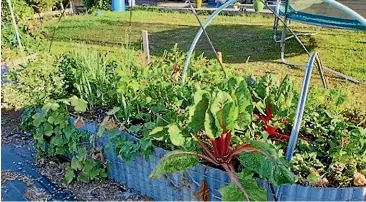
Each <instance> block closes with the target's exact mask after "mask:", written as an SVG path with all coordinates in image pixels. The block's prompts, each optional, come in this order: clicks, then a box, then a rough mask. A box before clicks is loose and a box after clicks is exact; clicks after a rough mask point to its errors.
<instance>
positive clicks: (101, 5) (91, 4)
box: [83, 0, 112, 11]
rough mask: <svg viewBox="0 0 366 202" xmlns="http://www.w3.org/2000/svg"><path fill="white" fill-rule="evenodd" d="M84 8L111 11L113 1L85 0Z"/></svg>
mask: <svg viewBox="0 0 366 202" xmlns="http://www.w3.org/2000/svg"><path fill="white" fill-rule="evenodd" d="M83 3H84V6H85V8H86V9H88V10H89V11H90V10H93V9H99V10H111V9H112V1H111V0H83Z"/></svg>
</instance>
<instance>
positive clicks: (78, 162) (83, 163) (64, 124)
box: [22, 97, 107, 183]
mask: <svg viewBox="0 0 366 202" xmlns="http://www.w3.org/2000/svg"><path fill="white" fill-rule="evenodd" d="M70 103H71V105H70ZM75 103H76V104H75ZM80 103H83V104H85V101H84V100H82V99H79V98H77V97H71V98H69V99H62V100H57V101H49V102H47V103H46V104H45V105H44V106H43V107H42V109H40V110H39V111H36V110H34V109H28V110H26V111H25V113H24V114H23V116H22V129H24V130H27V131H28V132H31V133H32V134H33V138H34V140H35V143H36V148H37V152H38V154H39V155H47V156H55V155H70V154H77V155H74V156H73V157H72V160H71V165H70V166H68V167H67V168H66V170H65V178H66V181H67V183H71V181H72V180H73V179H75V178H76V179H77V180H78V181H82V182H89V181H91V180H94V179H102V178H105V177H106V176H107V174H106V172H105V168H104V166H103V162H100V161H98V160H95V159H93V158H91V157H89V155H88V151H87V150H86V148H84V147H80V145H81V144H83V143H84V142H85V141H86V140H87V138H88V136H89V135H88V134H87V133H84V132H80V131H79V130H78V129H76V128H75V127H74V126H73V125H72V124H71V123H70V116H69V112H68V107H74V108H75V111H85V108H84V107H80Z"/></svg>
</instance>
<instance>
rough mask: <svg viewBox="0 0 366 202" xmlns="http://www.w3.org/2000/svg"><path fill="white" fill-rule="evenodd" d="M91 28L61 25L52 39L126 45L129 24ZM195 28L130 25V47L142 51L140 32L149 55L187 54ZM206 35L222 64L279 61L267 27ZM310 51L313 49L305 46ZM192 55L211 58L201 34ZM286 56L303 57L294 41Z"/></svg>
mask: <svg viewBox="0 0 366 202" xmlns="http://www.w3.org/2000/svg"><path fill="white" fill-rule="evenodd" d="M94 25H95V26H93V25H90V26H86V27H80V26H79V25H78V24H72V25H71V24H67V23H66V24H64V25H62V26H60V27H59V30H58V31H57V33H56V36H55V39H54V40H57V41H73V42H83V43H87V44H98V45H106V46H120V45H122V44H124V43H125V42H126V32H127V29H128V22H118V21H115V20H114V21H112V20H106V19H101V20H99V21H98V22H96V23H95V24H94ZM198 28H199V27H198V26H187V25H169V24H163V23H154V22H151V23H139V22H133V27H132V33H131V34H130V39H131V40H130V41H131V43H130V45H132V46H133V47H135V48H138V49H140V48H141V30H143V29H146V30H148V31H149V41H150V54H152V55H154V56H161V55H162V54H163V53H164V50H169V49H171V48H172V47H173V46H174V44H175V43H177V44H178V47H179V48H180V49H181V50H183V51H188V50H189V48H190V46H191V44H192V41H193V39H194V36H195V35H196V33H197V31H198ZM207 32H208V34H209V36H210V38H211V40H212V41H213V44H214V46H215V47H216V49H217V51H220V52H222V54H223V60H224V62H225V63H244V62H246V61H247V59H248V57H250V59H249V61H250V62H254V61H273V60H277V59H279V58H280V49H279V47H278V45H277V44H276V43H275V42H274V41H273V31H272V28H271V27H270V26H259V25H239V24H231V25H209V26H208V27H207ZM306 44H307V48H308V49H309V50H310V51H311V50H312V49H313V48H314V46H313V45H311V43H306ZM195 52H196V53H198V54H200V53H202V52H204V53H205V55H206V56H207V57H209V58H212V57H214V54H213V51H212V49H211V47H210V45H209V43H208V41H207V39H206V37H205V35H202V36H201V38H200V40H199V42H198V44H197V46H196V49H195ZM287 54H288V55H289V56H296V55H300V54H304V51H303V49H302V48H301V47H300V45H299V44H297V43H296V41H291V40H290V41H288V43H287Z"/></svg>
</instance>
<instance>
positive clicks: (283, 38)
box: [181, 0, 366, 85]
mask: <svg viewBox="0 0 366 202" xmlns="http://www.w3.org/2000/svg"><path fill="white" fill-rule="evenodd" d="M260 1H262V3H263V4H264V5H265V7H266V8H267V9H268V10H270V11H271V12H272V13H273V14H274V15H275V21H274V25H273V30H274V37H273V38H274V41H275V42H277V43H279V44H280V48H281V61H282V62H283V63H284V64H287V65H289V66H303V67H304V66H305V64H296V63H290V62H287V61H286V58H285V42H286V40H288V39H290V38H295V39H296V41H297V42H298V43H299V44H300V45H301V46H302V48H303V49H304V51H305V52H306V53H307V54H308V55H309V57H310V52H309V51H308V49H307V48H306V47H305V45H304V43H302V41H301V40H300V38H299V36H300V35H309V33H300V34H296V33H295V32H294V31H292V30H291V29H290V28H289V26H288V25H287V22H288V17H287V14H286V15H285V19H282V18H281V16H280V15H279V5H280V4H281V0H277V6H276V10H273V9H271V8H270V7H269V6H268V5H267V4H266V3H265V2H264V0H260ZM325 1H326V2H327V3H329V4H331V5H333V4H334V5H336V6H335V7H337V8H340V7H342V9H341V10H343V11H347V12H348V13H350V12H351V13H352V10H351V9H349V8H348V7H346V6H344V5H343V4H340V3H338V2H335V1H334V0H325ZM235 2H236V0H229V1H227V2H226V3H225V4H223V5H222V6H220V7H219V8H218V9H217V10H216V11H215V12H213V13H212V14H211V15H210V16H209V17H208V19H207V20H206V21H205V23H204V24H201V23H200V29H199V30H198V32H197V33H196V36H195V38H194V40H193V42H192V44H191V47H190V49H189V52H188V54H187V57H186V60H185V63H184V68H183V72H182V80H181V82H182V85H184V84H185V80H186V77H187V70H188V66H189V62H190V59H191V57H192V54H193V51H194V49H195V47H196V45H197V42H198V40H199V38H200V37H201V35H202V33H203V32H204V33H205V34H206V36H208V35H207V32H206V31H205V28H206V27H207V26H208V24H210V23H211V21H212V20H213V19H214V18H215V17H216V16H217V15H218V14H219V13H220V12H221V11H222V10H224V9H225V8H227V7H229V6H230V5H232V4H234V3H235ZM288 2H289V0H286V4H287V5H288ZM332 2H333V3H332ZM334 2H335V3H334ZM286 8H287V7H286ZM192 12H193V13H195V11H194V10H193V11H192ZM353 15H354V17H355V19H358V20H361V19H363V18H362V16H361V17H360V15H358V14H357V13H356V12H354V11H353ZM279 22H282V24H283V26H284V27H283V30H282V34H281V39H280V40H278V39H277V31H278V25H279ZM360 22H361V23H363V22H362V21H360ZM287 31H289V32H290V33H291V36H288V37H287ZM310 34H313V33H310ZM208 38H209V37H208ZM215 53H216V51H215ZM216 56H217V55H216ZM317 60H319V59H317ZM317 63H320V62H317ZM220 65H222V64H221V63H220ZM323 69H324V70H325V71H327V72H329V73H331V74H333V75H336V76H337V77H340V78H343V79H346V80H348V81H351V82H353V83H356V84H366V81H359V80H357V79H355V78H353V77H350V76H347V75H345V74H342V73H340V72H337V71H335V70H333V69H330V68H328V67H323ZM322 75H324V74H322ZM322 81H323V84H324V79H322Z"/></svg>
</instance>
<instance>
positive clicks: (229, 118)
mask: <svg viewBox="0 0 366 202" xmlns="http://www.w3.org/2000/svg"><path fill="white" fill-rule="evenodd" d="M221 89H223V90H221ZM221 89H220V88H216V89H214V90H198V91H197V92H196V93H195V95H194V104H193V105H192V106H191V107H190V109H189V120H190V122H189V124H188V126H189V127H190V128H191V130H192V132H193V133H195V132H198V131H201V130H205V132H206V134H207V135H208V136H209V137H210V138H217V137H220V136H221V134H222V133H223V132H225V131H234V129H241V130H246V129H247V127H248V126H249V124H250V123H251V121H252V113H253V104H252V98H251V97H250V92H249V89H248V88H247V84H246V81H245V80H237V79H234V78H232V79H230V80H229V82H228V84H227V85H224V84H222V86H221ZM224 90H226V91H224ZM239 115H240V118H238V117H239Z"/></svg>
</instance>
